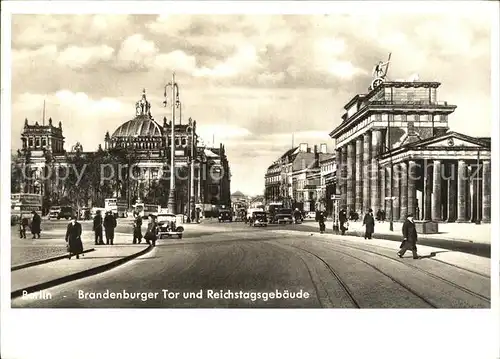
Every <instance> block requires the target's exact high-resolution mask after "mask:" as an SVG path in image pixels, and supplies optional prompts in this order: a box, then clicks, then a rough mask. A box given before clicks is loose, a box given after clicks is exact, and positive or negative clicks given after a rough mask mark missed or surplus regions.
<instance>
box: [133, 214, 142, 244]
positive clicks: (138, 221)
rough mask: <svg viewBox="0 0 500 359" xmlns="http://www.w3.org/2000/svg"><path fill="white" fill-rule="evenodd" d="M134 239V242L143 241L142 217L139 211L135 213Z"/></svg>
mask: <svg viewBox="0 0 500 359" xmlns="http://www.w3.org/2000/svg"><path fill="white" fill-rule="evenodd" d="M134 217H135V218H134V239H133V241H132V243H133V244H136V243H139V244H140V243H141V242H142V231H141V227H142V217H141V216H140V215H139V213H135V214H134Z"/></svg>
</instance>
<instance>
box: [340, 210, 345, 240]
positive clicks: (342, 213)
mask: <svg viewBox="0 0 500 359" xmlns="http://www.w3.org/2000/svg"><path fill="white" fill-rule="evenodd" d="M339 223H340V231H341V233H342V235H344V234H345V231H346V230H347V225H346V223H347V212H346V210H345V208H342V209H341V210H340V212H339Z"/></svg>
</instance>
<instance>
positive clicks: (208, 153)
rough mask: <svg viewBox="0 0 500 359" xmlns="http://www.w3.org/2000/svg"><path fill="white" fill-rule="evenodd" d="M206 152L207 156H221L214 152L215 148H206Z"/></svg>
mask: <svg viewBox="0 0 500 359" xmlns="http://www.w3.org/2000/svg"><path fill="white" fill-rule="evenodd" d="M204 153H205V156H206V157H207V158H219V155H218V154H216V153H214V151H213V149H208V148H205V149H204Z"/></svg>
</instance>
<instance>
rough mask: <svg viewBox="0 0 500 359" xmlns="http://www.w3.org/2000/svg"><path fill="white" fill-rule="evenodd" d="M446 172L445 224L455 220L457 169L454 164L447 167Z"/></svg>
mask: <svg viewBox="0 0 500 359" xmlns="http://www.w3.org/2000/svg"><path fill="white" fill-rule="evenodd" d="M447 170H448V171H447V172H448V179H447V183H448V211H447V212H448V216H447V218H446V221H447V222H454V221H455V220H456V218H457V168H456V165H455V163H449V164H448V165H447Z"/></svg>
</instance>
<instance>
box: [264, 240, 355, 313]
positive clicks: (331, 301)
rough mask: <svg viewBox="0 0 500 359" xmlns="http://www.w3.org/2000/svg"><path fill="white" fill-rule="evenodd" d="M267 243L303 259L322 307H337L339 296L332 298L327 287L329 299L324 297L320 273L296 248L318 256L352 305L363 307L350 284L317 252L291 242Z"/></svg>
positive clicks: (315, 256)
mask: <svg viewBox="0 0 500 359" xmlns="http://www.w3.org/2000/svg"><path fill="white" fill-rule="evenodd" d="M266 244H267V245H271V246H273V247H278V248H280V249H285V250H287V251H291V252H292V253H294V254H295V255H296V256H297V257H298V258H299V259H300V260H301V262H302V263H303V264H304V266H305V268H306V270H307V272H308V274H309V278H310V279H311V283H312V285H313V287H314V290H315V292H316V298H317V300H318V302H319V304H320V305H321V307H323V308H329V307H333V308H335V306H334V303H335V300H334V299H337V300H338V298H332V295H331V294H330V293H328V291H327V290H326V289H325V293H326V296H327V297H328V298H327V300H326V298H323V297H324V296H325V293H323V291H322V290H321V289H320V288H319V286H318V282H321V281H322V280H321V277H320V276H319V275H318V274H315V273H313V271H312V270H311V265H310V264H309V263H308V261H307V260H306V259H304V256H303V255H302V254H300V253H297V251H296V249H299V250H301V251H302V252H305V253H307V254H309V255H311V256H312V257H314V258H316V259H317V260H319V261H320V262H321V263H322V264H323V266H324V267H325V268H326V269H327V270H328V272H329V273H330V274H331V275H332V276H333V277H334V278H335V280H336V282H337V283H338V284H339V286H340V288H341V289H342V292H343V293H344V295H345V296H346V297H347V298H348V299H349V301H350V303H351V307H354V308H356V309H359V308H361V306H360V304H359V302H358V301H357V300H356V298H355V297H354V295H353V294H352V291H351V290H350V288H349V286H348V285H347V284H346V283H345V282H344V281H343V280H342V279H341V278H340V276H339V275H338V273H337V272H336V271H335V270H334V269H333V268H332V267H331V266H330V265H329V264H328V263H327V262H326V261H325V260H324V259H323V258H321V257H320V256H318V255H317V254H315V253H312V252H310V251H307V250H305V249H303V248H300V247H295V246H291V245H289V244H283V243H276V242H266ZM290 248H294V249H295V250H291V249H290Z"/></svg>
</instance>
